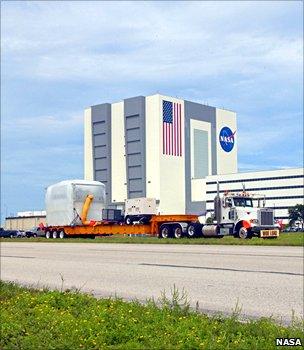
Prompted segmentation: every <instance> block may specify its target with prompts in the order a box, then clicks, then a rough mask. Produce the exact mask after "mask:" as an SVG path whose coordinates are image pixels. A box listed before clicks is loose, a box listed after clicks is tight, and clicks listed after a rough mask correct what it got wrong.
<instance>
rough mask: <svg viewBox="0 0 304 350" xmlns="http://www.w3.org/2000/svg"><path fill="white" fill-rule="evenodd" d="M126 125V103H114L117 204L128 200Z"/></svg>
mask: <svg viewBox="0 0 304 350" xmlns="http://www.w3.org/2000/svg"><path fill="white" fill-rule="evenodd" d="M124 124H125V123H124V103H123V102H118V103H113V104H112V105H111V140H112V143H111V172H112V175H111V176H112V181H111V183H112V185H111V186H112V188H111V190H112V199H111V201H112V202H116V203H117V202H124V201H125V200H126V199H127V176H126V156H125V153H126V152H125V125H124Z"/></svg>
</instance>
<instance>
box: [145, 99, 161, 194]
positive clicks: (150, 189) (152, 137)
mask: <svg viewBox="0 0 304 350" xmlns="http://www.w3.org/2000/svg"><path fill="white" fill-rule="evenodd" d="M160 105H161V100H160V97H159V95H153V96H147V97H146V194H147V197H148V198H150V197H151V198H155V199H156V200H157V201H159V200H160V158H159V154H160V144H161V140H160V135H161V134H160V132H159V130H160V129H161V120H160V119H159V111H160V108H161V106H160Z"/></svg>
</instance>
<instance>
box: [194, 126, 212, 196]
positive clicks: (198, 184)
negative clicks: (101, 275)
mask: <svg viewBox="0 0 304 350" xmlns="http://www.w3.org/2000/svg"><path fill="white" fill-rule="evenodd" d="M194 130H203V131H206V132H207V134H208V175H210V174H211V173H212V170H211V169H212V158H211V124H210V123H208V122H204V121H201V120H195V119H190V148H191V160H190V164H191V200H192V202H200V201H201V200H202V191H204V190H205V186H206V181H205V179H204V178H203V179H196V178H195V176H194Z"/></svg>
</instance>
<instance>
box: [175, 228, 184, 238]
mask: <svg viewBox="0 0 304 350" xmlns="http://www.w3.org/2000/svg"><path fill="white" fill-rule="evenodd" d="M182 236H183V229H182V227H181V226H180V225H176V226H174V228H173V237H174V238H176V239H180V238H182Z"/></svg>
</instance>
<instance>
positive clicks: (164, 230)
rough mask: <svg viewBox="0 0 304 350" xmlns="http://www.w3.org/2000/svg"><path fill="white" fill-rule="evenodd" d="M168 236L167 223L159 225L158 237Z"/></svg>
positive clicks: (168, 228)
mask: <svg viewBox="0 0 304 350" xmlns="http://www.w3.org/2000/svg"><path fill="white" fill-rule="evenodd" d="M169 237H170V227H169V226H168V225H163V226H161V227H160V233H159V238H169Z"/></svg>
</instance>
